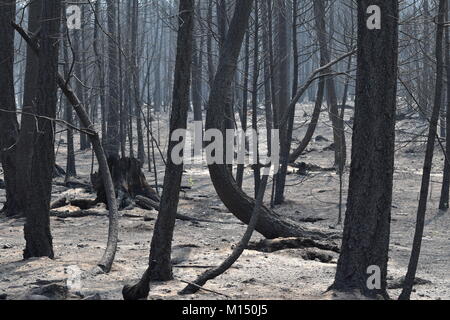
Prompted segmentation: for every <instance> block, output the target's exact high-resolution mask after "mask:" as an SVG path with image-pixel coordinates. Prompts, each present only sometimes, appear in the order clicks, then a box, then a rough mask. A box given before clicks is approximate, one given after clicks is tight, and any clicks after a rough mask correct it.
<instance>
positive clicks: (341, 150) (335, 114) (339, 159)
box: [314, 0, 346, 172]
mask: <svg viewBox="0 0 450 320" xmlns="http://www.w3.org/2000/svg"><path fill="white" fill-rule="evenodd" d="M325 12H326V10H325V2H324V0H317V1H314V15H315V19H316V30H317V37H318V41H319V45H320V61H321V64H322V65H325V64H327V63H329V62H330V61H331V55H330V49H329V44H328V33H327V30H326V24H325ZM329 71H330V70H327V72H326V73H329ZM326 97H327V103H328V110H329V115H330V120H331V123H332V125H333V137H334V144H335V148H334V153H335V166H336V168H337V169H338V172H342V171H343V170H344V166H345V161H346V146H345V134H344V122H343V120H342V119H341V118H340V117H339V110H338V101H337V96H336V84H335V81H334V79H333V77H332V76H330V77H327V78H326Z"/></svg>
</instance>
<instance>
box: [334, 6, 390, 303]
mask: <svg viewBox="0 0 450 320" xmlns="http://www.w3.org/2000/svg"><path fill="white" fill-rule="evenodd" d="M374 3H376V4H377V5H378V6H379V7H380V8H381V12H382V17H381V25H382V28H381V29H380V30H369V29H368V28H367V22H366V19H367V14H366V12H367V8H368V7H369V6H370V5H372V4H374ZM398 10H399V9H398V1H375V2H374V1H369V0H362V1H359V2H358V64H357V80H356V104H355V124H354V128H353V143H352V162H351V170H350V185H349V194H348V200H347V212H346V215H345V224H344V235H343V241H342V249H341V255H340V257H339V261H338V265H337V270H336V276H335V281H334V284H333V286H332V289H336V290H340V291H352V290H360V291H361V293H362V294H364V295H366V296H372V297H373V296H376V295H378V294H381V295H383V296H387V292H386V275H387V262H388V250H389V235H390V219H391V204H392V179H393V172H394V141H395V109H396V91H397V59H398V16H399V11H398ZM373 265H375V266H378V267H379V268H380V271H381V287H380V288H379V289H378V288H374V289H369V287H368V286H367V279H368V277H369V276H370V275H369V274H367V271H368V267H369V266H373Z"/></svg>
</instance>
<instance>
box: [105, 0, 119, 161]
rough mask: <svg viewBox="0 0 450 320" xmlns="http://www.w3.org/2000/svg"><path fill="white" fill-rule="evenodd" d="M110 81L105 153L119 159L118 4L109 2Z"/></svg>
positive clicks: (112, 1) (109, 0) (111, 0)
mask: <svg viewBox="0 0 450 320" xmlns="http://www.w3.org/2000/svg"><path fill="white" fill-rule="evenodd" d="M106 3H107V6H108V9H107V15H108V32H109V37H108V71H109V75H108V77H109V78H108V81H109V104H108V107H109V109H108V122H107V130H106V140H105V152H106V154H107V156H108V157H109V156H114V157H117V158H118V157H119V147H120V137H119V121H120V117H119V104H118V102H119V91H118V83H119V79H118V69H117V61H118V57H117V54H118V52H117V44H116V41H115V39H116V34H117V31H116V14H117V2H116V1H114V0H108V1H107V2H106Z"/></svg>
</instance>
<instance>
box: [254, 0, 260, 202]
mask: <svg viewBox="0 0 450 320" xmlns="http://www.w3.org/2000/svg"><path fill="white" fill-rule="evenodd" d="M254 8H255V9H254V12H255V15H254V16H255V22H254V25H255V28H254V39H253V41H254V47H253V79H252V80H253V84H252V129H253V130H254V131H256V137H258V135H259V130H258V80H259V67H260V66H259V9H258V0H255V4H254ZM255 140H256V141H253V143H254V144H255V151H256V157H255V158H256V161H257V163H256V165H254V166H253V177H254V180H255V198H256V197H257V196H258V190H259V185H260V184H261V168H260V165H259V145H258V140H259V139H255Z"/></svg>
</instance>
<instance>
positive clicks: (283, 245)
mask: <svg viewBox="0 0 450 320" xmlns="http://www.w3.org/2000/svg"><path fill="white" fill-rule="evenodd" d="M247 248H248V249H250V250H256V251H261V252H275V251H279V250H284V249H305V248H318V249H322V250H328V251H333V252H336V253H339V252H340V245H339V243H338V242H336V241H333V240H314V239H311V238H301V237H290V238H277V239H264V240H261V241H259V242H257V243H254V242H253V243H249V245H248V247H247Z"/></svg>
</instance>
